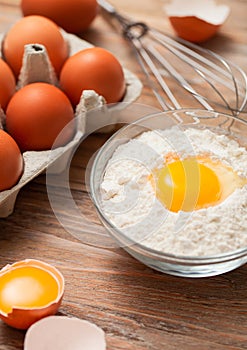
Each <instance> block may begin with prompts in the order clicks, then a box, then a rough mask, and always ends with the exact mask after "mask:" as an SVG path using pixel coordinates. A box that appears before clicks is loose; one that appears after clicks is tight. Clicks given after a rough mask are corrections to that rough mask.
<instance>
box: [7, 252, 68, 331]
mask: <svg viewBox="0 0 247 350" xmlns="http://www.w3.org/2000/svg"><path fill="white" fill-rule="evenodd" d="M23 268H24V269H25V273H23V275H22V270H21V269H23ZM27 268H34V269H37V271H38V270H39V271H40V272H41V273H42V274H44V273H46V274H47V275H49V278H50V280H52V279H53V281H54V283H56V285H57V295H56V297H55V299H54V300H52V301H50V302H48V303H47V304H44V305H42V306H32V307H31V306H18V305H11V306H10V305H9V303H10V300H11V299H12V300H14V299H15V300H16V303H20V305H21V304H23V305H24V303H23V300H22V299H23V298H22V297H21V295H23V287H24V285H25V283H29V284H30V282H29V281H30V279H34V278H33V277H34V274H32V275H28V274H27V273H26V271H27ZM11 274H14V275H15V276H14V277H13V279H12V280H11V277H12V276H11ZM16 275H17V276H18V277H16ZM13 281H14V282H13ZM31 282H32V281H31ZM38 282H39V280H38V279H37V283H33V282H32V285H33V289H32V291H33V290H35V293H36V294H34V296H32V298H33V300H32V302H33V303H34V304H35V297H36V295H38V296H39V297H40V298H42V297H43V295H42V293H43V291H42V289H40V285H39V283H38ZM0 285H1V288H0V318H1V319H2V320H3V321H4V322H5V323H7V324H8V325H9V326H12V327H14V328H18V329H27V328H28V327H30V326H31V325H32V324H33V323H34V322H37V321H38V320H40V319H41V318H43V317H46V316H49V315H54V314H55V313H56V312H57V310H58V308H59V306H60V304H61V301H62V297H63V293H64V278H63V276H62V274H61V273H60V272H59V271H58V270H57V269H56V268H55V267H53V266H51V265H49V264H47V263H44V262H42V261H39V260H34V259H26V260H23V261H19V262H16V263H14V264H12V265H6V266H5V267H4V268H3V269H2V270H1V271H0ZM30 285H31V284H30ZM46 287H47V288H48V289H49V286H46ZM32 291H30V295H32ZM51 292H52V291H51ZM46 293H47V290H46ZM49 294H50V292H49ZM45 297H47V298H49V295H48V294H46V295H45ZM30 299H31V297H30ZM30 303H31V302H30ZM6 309H10V311H8V312H6V311H5V310H6Z"/></svg>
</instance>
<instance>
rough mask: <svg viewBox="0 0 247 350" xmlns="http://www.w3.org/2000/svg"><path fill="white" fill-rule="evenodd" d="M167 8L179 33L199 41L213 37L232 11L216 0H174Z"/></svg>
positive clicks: (186, 38)
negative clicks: (218, 3)
mask: <svg viewBox="0 0 247 350" xmlns="http://www.w3.org/2000/svg"><path fill="white" fill-rule="evenodd" d="M165 10H166V13H167V15H168V17H169V20H170V23H171V25H172V26H173V28H174V30H175V31H176V33H177V35H178V36H179V37H181V38H182V39H185V40H188V41H191V42H197V43H198V42H203V41H206V40H208V39H210V38H211V37H213V36H214V35H215V34H216V32H217V31H218V29H219V28H220V26H221V25H222V24H223V23H224V22H225V20H226V19H227V17H228V15H229V12H230V8H229V7H228V6H227V5H217V4H216V2H215V1H214V0H187V1H184V0H173V1H172V2H171V3H170V4H168V5H166V6H165Z"/></svg>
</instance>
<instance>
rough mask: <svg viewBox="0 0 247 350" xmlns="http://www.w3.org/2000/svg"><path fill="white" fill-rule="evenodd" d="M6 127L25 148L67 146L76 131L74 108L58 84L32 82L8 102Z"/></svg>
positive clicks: (21, 146) (23, 148)
mask: <svg viewBox="0 0 247 350" xmlns="http://www.w3.org/2000/svg"><path fill="white" fill-rule="evenodd" d="M6 129H7V131H8V133H9V134H10V135H11V136H12V137H13V138H14V139H15V140H16V142H17V144H18V145H19V147H20V149H21V150H22V151H42V150H48V149H51V148H52V147H59V146H63V145H65V144H66V143H67V142H69V141H70V140H71V139H72V137H73V135H74V132H75V122H74V111H73V107H72V105H71V103H70V101H69V99H68V97H67V96H66V95H65V94H64V93H63V92H62V91H61V90H60V89H58V88H57V87H55V86H53V85H50V84H47V83H32V84H28V85H26V86H25V87H23V88H22V89H20V90H19V91H18V92H17V93H16V94H15V95H14V96H13V97H12V99H11V100H10V102H9V104H8V108H7V110H6ZM58 136H59V139H57V137H58ZM55 141H56V145H54V142H55Z"/></svg>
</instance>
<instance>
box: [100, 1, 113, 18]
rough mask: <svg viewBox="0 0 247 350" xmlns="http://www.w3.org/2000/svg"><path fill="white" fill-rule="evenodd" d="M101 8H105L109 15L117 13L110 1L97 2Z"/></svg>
mask: <svg viewBox="0 0 247 350" xmlns="http://www.w3.org/2000/svg"><path fill="white" fill-rule="evenodd" d="M97 2H98V4H99V5H100V7H101V8H103V9H104V10H105V11H106V12H107V13H109V14H111V15H115V14H116V13H117V11H116V9H115V7H113V6H112V5H111V4H110V3H109V2H108V1H105V0H97Z"/></svg>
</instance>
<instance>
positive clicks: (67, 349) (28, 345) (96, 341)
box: [24, 316, 106, 350]
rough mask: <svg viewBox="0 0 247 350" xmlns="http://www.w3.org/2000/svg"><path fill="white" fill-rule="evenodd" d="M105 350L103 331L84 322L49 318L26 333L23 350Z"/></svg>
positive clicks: (39, 322) (73, 319) (34, 325)
mask: <svg viewBox="0 0 247 350" xmlns="http://www.w3.org/2000/svg"><path fill="white" fill-rule="evenodd" d="M54 349H56V350H105V349H106V341H105V333H104V331H103V330H102V329H101V328H99V327H98V326H96V325H95V324H93V323H91V322H88V321H86V320H80V319H77V318H69V317H65V316H49V317H46V318H44V319H42V320H40V321H38V322H36V323H35V324H33V325H32V326H31V327H30V328H29V329H28V331H27V333H26V336H25V340H24V350H54Z"/></svg>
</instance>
